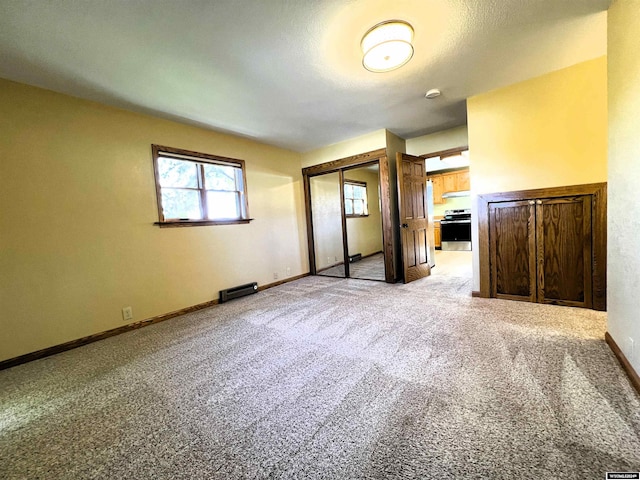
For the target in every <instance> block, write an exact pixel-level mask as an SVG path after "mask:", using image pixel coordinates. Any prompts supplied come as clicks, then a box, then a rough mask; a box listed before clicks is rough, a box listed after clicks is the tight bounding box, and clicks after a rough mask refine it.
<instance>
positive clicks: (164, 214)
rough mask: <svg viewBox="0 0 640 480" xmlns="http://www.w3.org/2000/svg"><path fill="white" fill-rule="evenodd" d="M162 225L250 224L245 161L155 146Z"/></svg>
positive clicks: (160, 222) (157, 188) (157, 190)
mask: <svg viewBox="0 0 640 480" xmlns="http://www.w3.org/2000/svg"><path fill="white" fill-rule="evenodd" d="M152 151H153V168H154V171H155V177H156V192H157V196H158V210H159V216H160V221H159V222H158V224H160V225H168V226H175V225H216V224H229V223H247V222H249V221H250V219H249V218H248V212H247V195H246V182H245V170H244V161H242V160H235V159H233V158H225V157H219V156H216V155H208V154H205V153H197V152H190V151H187V150H180V149H177V148H170V147H161V146H159V145H153V146H152Z"/></svg>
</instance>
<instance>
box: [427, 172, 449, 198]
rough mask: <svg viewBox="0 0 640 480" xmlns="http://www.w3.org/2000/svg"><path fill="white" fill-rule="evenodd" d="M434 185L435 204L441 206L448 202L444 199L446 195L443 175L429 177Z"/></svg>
mask: <svg viewBox="0 0 640 480" xmlns="http://www.w3.org/2000/svg"><path fill="white" fill-rule="evenodd" d="M428 179H430V180H431V182H432V184H433V203H434V204H441V203H444V202H446V200H445V199H444V198H442V194H443V193H444V182H443V180H442V175H433V176H431V177H428Z"/></svg>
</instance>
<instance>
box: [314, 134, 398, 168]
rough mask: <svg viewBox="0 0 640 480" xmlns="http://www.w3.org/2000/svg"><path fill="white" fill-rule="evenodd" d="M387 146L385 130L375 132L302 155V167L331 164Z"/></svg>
mask: <svg viewBox="0 0 640 480" xmlns="http://www.w3.org/2000/svg"><path fill="white" fill-rule="evenodd" d="M386 146H387V139H386V130H384V129H383V130H376V131H375V132H371V133H367V134H365V135H361V136H359V137H355V138H350V139H349V140H345V141H343V142H339V143H334V144H332V145H327V146H326V147H321V148H317V149H315V150H311V151H309V152H306V153H303V154H302V167H303V168H305V167H310V166H311V165H318V164H320V163H325V162H331V161H333V160H339V159H341V158H346V157H351V156H353V155H358V154H360V153H366V152H372V151H373V150H378V149H380V148H385V147H386Z"/></svg>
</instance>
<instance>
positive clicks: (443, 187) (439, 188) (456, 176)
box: [428, 168, 469, 204]
mask: <svg viewBox="0 0 640 480" xmlns="http://www.w3.org/2000/svg"><path fill="white" fill-rule="evenodd" d="M428 179H429V180H431V182H432V183H433V203H434V204H443V203H445V202H446V201H447V200H446V198H442V194H443V193H449V192H460V191H463V190H469V169H468V168H465V169H464V170H459V171H455V172H447V173H437V174H432V175H429V177H428Z"/></svg>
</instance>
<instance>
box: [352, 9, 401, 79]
mask: <svg viewBox="0 0 640 480" xmlns="http://www.w3.org/2000/svg"><path fill="white" fill-rule="evenodd" d="M412 41H413V27H412V26H411V25H409V24H408V23H407V22H405V21H402V20H387V21H385V22H381V23H379V24H377V25H375V26H373V27H371V28H370V29H369V31H368V32H367V33H365V34H364V37H362V42H361V43H360V46H361V47H362V53H363V55H364V56H363V57H362V65H363V66H364V68H366V69H367V70H369V71H370V72H389V71H391V70H395V69H396V68H399V67H401V66H402V65H404V64H405V63H407V62H408V61H409V60H411V57H413V45H412V44H411V42H412Z"/></svg>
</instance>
